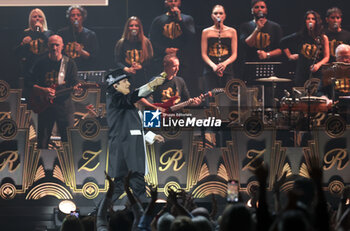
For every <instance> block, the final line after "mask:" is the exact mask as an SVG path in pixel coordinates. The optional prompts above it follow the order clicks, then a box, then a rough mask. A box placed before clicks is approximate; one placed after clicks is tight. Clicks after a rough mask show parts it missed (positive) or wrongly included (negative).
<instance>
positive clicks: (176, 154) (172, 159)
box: [158, 149, 186, 172]
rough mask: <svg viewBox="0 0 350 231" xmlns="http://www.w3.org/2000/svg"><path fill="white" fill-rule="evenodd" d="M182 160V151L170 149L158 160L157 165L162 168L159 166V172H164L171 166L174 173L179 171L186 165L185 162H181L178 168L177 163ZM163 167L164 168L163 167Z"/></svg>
mask: <svg viewBox="0 0 350 231" xmlns="http://www.w3.org/2000/svg"><path fill="white" fill-rule="evenodd" d="M182 159H183V153H182V149H171V150H168V151H166V152H164V153H163V154H162V155H161V156H160V158H159V163H160V164H161V165H163V166H159V168H158V169H159V171H161V172H164V171H166V170H167V169H168V168H170V166H171V165H172V164H174V167H173V170H174V171H175V172H178V171H180V170H181V169H182V168H183V167H184V166H185V164H186V162H183V163H182V164H181V165H180V166H178V164H179V161H181V160H182ZM164 165H165V166H164Z"/></svg>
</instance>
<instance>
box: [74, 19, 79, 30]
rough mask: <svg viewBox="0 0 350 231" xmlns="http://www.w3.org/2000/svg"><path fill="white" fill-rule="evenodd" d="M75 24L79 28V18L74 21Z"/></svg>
mask: <svg viewBox="0 0 350 231" xmlns="http://www.w3.org/2000/svg"><path fill="white" fill-rule="evenodd" d="M74 26H75V27H77V28H78V26H79V22H78V20H75V21H74Z"/></svg>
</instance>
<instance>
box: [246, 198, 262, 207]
mask: <svg viewBox="0 0 350 231" xmlns="http://www.w3.org/2000/svg"><path fill="white" fill-rule="evenodd" d="M253 203H254V202H252V198H250V199H249V200H248V201H247V203H246V206H247V207H248V208H253ZM258 207H259V201H256V203H255V208H258Z"/></svg>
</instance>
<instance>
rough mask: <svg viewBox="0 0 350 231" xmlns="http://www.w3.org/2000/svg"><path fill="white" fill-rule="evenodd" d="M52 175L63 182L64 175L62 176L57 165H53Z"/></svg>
mask: <svg viewBox="0 0 350 231" xmlns="http://www.w3.org/2000/svg"><path fill="white" fill-rule="evenodd" d="M52 175H53V177H55V178H56V179H59V180H60V181H62V182H63V183H64V177H63V174H62V171H61V169H60V167H59V166H58V165H55V167H54V169H53V174H52Z"/></svg>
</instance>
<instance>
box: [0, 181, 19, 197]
mask: <svg viewBox="0 0 350 231" xmlns="http://www.w3.org/2000/svg"><path fill="white" fill-rule="evenodd" d="M16 191H17V190H16V187H15V186H14V185H13V184H10V183H5V184H3V185H2V186H1V188H0V196H1V198H2V199H4V200H11V199H13V198H14V197H15V196H16Z"/></svg>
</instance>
